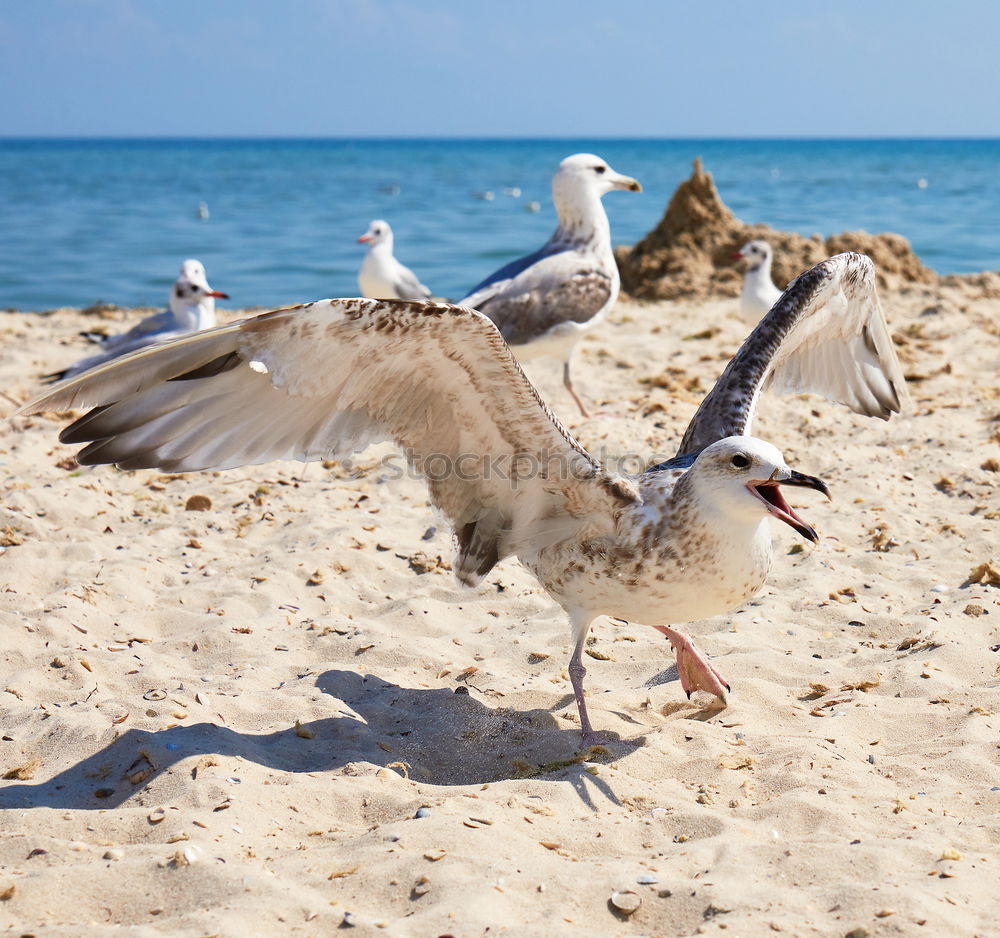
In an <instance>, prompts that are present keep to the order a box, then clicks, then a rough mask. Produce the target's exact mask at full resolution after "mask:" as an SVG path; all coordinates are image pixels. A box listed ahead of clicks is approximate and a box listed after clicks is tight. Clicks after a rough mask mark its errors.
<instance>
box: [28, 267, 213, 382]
mask: <svg viewBox="0 0 1000 938" xmlns="http://www.w3.org/2000/svg"><path fill="white" fill-rule="evenodd" d="M216 298H218V299H223V300H228V299H229V294H227V293H222V292H220V291H219V290H213V289H212V288H211V287H210V286H209V285H208V280H207V279H206V277H205V268H204V266H203V265H202V263H201V261H196V260H194V259H193V258H189V259H188V260H186V261H184V263H183V264H181V272H180V276H179V277H178V278H177V280H176V281H175V282H174V285H173V286H172V287H171V288H170V308H169V309H167V310H164V311H163V312H162V313H154V314H153V315H152V316H147V317H146V318H145V319H143V320H142V322H140V323H138V324H137V325H135V326H133V327H132V328H131V329H129V330H128V332H122V333H119V334H118V335H109V336H106V337H104V338H102V339H101V340H100V342H99V345H100V346H101V351H100V352H98V353H97V354H96V355H89V356H88V357H87V358H81V359H80V361H78V362H76V363H74V364H72V365H70V366H69V367H68V368H65V369H63V370H62V371H57V372H55V373H53V374H51V375H47V376H46V377H47V378H48V379H49V380H58V379H61V378H71V377H72V376H73V375H78V374H80V373H81V372H83V371H86V370H87V369H88V368H93V367H95V366H96V365H100V364H103V363H104V362H107V361H110V360H111V359H113V358H117V357H118V356H120V355H125V354H126V353H127V352H134V351H135V350H136V349H141V348H144V347H145V346H147V345H153V344H154V343H157V342H166V341H168V340H169V339H175V338H177V337H178V336H180V335H184V334H185V333H187V332H194V331H196V330H198V329H211V328H212V326H214V325H215V300H216Z"/></svg>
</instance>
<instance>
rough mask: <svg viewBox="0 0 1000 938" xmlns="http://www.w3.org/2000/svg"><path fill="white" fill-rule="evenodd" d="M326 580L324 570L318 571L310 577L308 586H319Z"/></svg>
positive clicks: (307, 582)
mask: <svg viewBox="0 0 1000 938" xmlns="http://www.w3.org/2000/svg"><path fill="white" fill-rule="evenodd" d="M325 579H326V574H325V573H324V572H323V571H322V570H319V569H316V570H314V571H313V572H312V573H311V574H310V575H309V579H307V580H306V586H319V585H320V584H321V583H322V582H323V581H324V580H325Z"/></svg>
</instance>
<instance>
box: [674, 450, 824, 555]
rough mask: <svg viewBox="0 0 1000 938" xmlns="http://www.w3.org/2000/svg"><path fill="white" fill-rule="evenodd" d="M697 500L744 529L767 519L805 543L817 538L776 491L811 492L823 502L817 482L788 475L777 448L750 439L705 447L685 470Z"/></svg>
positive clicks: (790, 472)
mask: <svg viewBox="0 0 1000 938" xmlns="http://www.w3.org/2000/svg"><path fill="white" fill-rule="evenodd" d="M690 472H691V473H692V477H691V479H692V484H693V486H694V490H695V492H696V493H697V495H698V496H699V497H701V498H704V499H707V500H710V501H711V504H712V506H713V507H714V508H715V509H716V510H717V511H720V512H722V513H723V514H725V515H726V516H728V517H730V518H732V519H733V520H734V521H741V522H744V523H748V524H753V523H755V522H759V521H760V520H761V519H763V518H766V517H767V516H768V515H772V516H773V517H775V518H777V519H778V520H779V521H784V522H785V524H787V525H790V526H791V527H793V528H794V529H795V530H796V531H798V532H799V534H801V535H802V536H803V537H805V538H808V539H809V540H810V541H818V540H819V537H818V535H817V534H816V532H815V531H814V530H813V528H812V527H811V526H810V525H808V524H806V522H805V521H803V520H802V519H801V518H800V517H799V516H798V515H797V514H796V513H795V510H794V509H793V508H792V506H791V505H789V504H788V502H787V501H785V496H784V495H783V494H782V491H781V486H783V485H794V486H798V487H801V488H809V489H815V490H816V491H817V492H822V493H823V494H824V495H826V497H827V498H829V497H830V491H829V489H828V488H827V487H826V483H825V482H823V480H822V479H817V478H816V477H815V476H807V475H804V474H803V473H801V472H796V471H795V470H794V469H790V468H789V467H788V465H787V464H786V463H785V458H784V456H782V455H781V453H780V451H779V450H778V449H777V447H775V446H772V445H771V444H770V443H767V442H765V441H764V440H758V439H756V438H755V437H752V436H730V437H726V439H724V440H719V441H718V442H716V443H713V444H712V445H711V446H707V447H705V449H704V450H702V451H701V453H700V454H699V455H698V458H697V459H696V460H695V462H694V465H693V466H692V467H691V469H690Z"/></svg>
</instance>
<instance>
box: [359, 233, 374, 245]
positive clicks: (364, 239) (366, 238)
mask: <svg viewBox="0 0 1000 938" xmlns="http://www.w3.org/2000/svg"><path fill="white" fill-rule="evenodd" d="M371 239H372V236H371V235H370V234H363V235H362V236H361V237H360V238H358V244H367V243H368V242H369V241H371Z"/></svg>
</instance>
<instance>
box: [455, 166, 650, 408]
mask: <svg viewBox="0 0 1000 938" xmlns="http://www.w3.org/2000/svg"><path fill="white" fill-rule="evenodd" d="M612 189H627V190H628V191H630V192H641V191H642V186H641V185H639V183H638V182H637V181H636V180H635V179H632V178H631V176H622V175H621V174H620V173H616V172H615V171H614V170H613V169H612V168H611V167H610V166H608V164H607V163H606V162H605V161H604V160H602V159H601V158H600V157H599V156H594V155H593V154H592V153H576V154H574V155H573V156H567V157H566V159H564V160H563V161H562V162H561V163H560V164H559V169H558V170H557V171H556V174H555V176H553V177H552V202H553V204H554V205H555V208H556V216H557V217H558V225H557V226H556V230H555V232H554V233H553V235H552V237H551V238H549V240H548V241H547V242H546V243H545V244H544V245H543V246H542V247H541V248H539V249H538V250H537V251H535V253H534V254H528V255H527V256H526V257H522V258H519V259H518V260H516V261H511V262H510V263H509V264H507V265H506V266H504V267H501V268H500V269H499V270H497V271H495V272H494V273H492V274H490V276H489V277H487V278H486V279H485V280H484V281H483V282H482V283H480V284H479V285H478V286H477V287H475V288H474V289H473V290H472V292H471V293H469V294H468V296H466V297H465V299H463V300H460V301H459V302H460V305H462V306H470V307H472V308H473V309H478V310H479V311H480V312H481V313H484V314H485V315H486V316H488V317H489V318H490V319H492V320H493V322H495V323H496V326H497V328H498V329H499V330H500V334H501V335H502V336H503V337H504V338H505V339H506V340H507V342H508V344H509V345H510V346H511V348H513V349H514V351H515V353H516V354H517V357H518V358H520V359H528V358H534V357H536V356H538V355H559V356H561V357H562V359H563V384H565V386H566V390H567V391H569V393H570V394H571V395H572V397H573V400H574V401H575V402H576V405H577V407H579V408H580V413H581V414H583V416H584V417H589V416H590V414H589V413H588V412H587V408H586V406H584V403H583V401H582V400H581V399H580V397H579V395H578V394H577V393H576V391H575V390H574V388H573V380H572V378H571V376H570V359H571V357H572V355H573V348H574V347H575V346H576V343H577V342H579V341H580V339H582V338H583V336H584V335H585V334H586V333H587V332H589V331H590V330H591V329H593V328H595V327H596V326H598V325H600V323H601V321H602V320H603V319H604V316H605V314H606V313H607V312H608V310H610V309H611V308H612V307H613V306H614V305H615V301H616V300H617V299H618V290H619V287H620V286H621V280H620V277H619V274H618V264H617V263H616V262H615V257H614V254H613V253H612V251H611V226H610V225H609V224H608V216H607V214H606V213H605V211H604V206H603V205H602V204H601V196H602V195H604V193H606V192H610V191H611V190H612Z"/></svg>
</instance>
